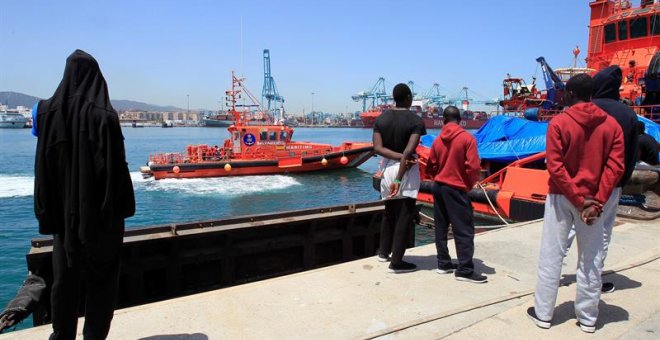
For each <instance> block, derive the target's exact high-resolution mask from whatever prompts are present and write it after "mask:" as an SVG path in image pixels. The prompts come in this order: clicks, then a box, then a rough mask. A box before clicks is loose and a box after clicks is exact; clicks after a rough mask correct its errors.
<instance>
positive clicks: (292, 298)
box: [0, 219, 660, 340]
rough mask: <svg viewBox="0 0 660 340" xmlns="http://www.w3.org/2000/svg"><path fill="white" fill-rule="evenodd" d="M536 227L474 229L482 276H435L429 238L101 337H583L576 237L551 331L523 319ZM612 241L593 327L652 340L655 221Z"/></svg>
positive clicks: (626, 227)
mask: <svg viewBox="0 0 660 340" xmlns="http://www.w3.org/2000/svg"><path fill="white" fill-rule="evenodd" d="M541 229H542V223H541V222H533V223H526V224H518V225H514V226H510V227H506V228H503V229H499V230H494V231H490V232H486V233H482V234H479V235H477V237H476V238H475V248H476V249H475V266H476V270H477V271H480V272H482V273H484V274H486V275H487V276H488V279H489V282H488V283H486V284H472V283H466V282H459V281H456V280H455V279H454V276H453V275H440V274H437V273H435V269H436V260H435V254H436V252H435V246H434V245H426V246H422V247H417V248H413V249H409V250H408V251H407V253H406V259H407V260H408V261H410V262H413V263H416V264H417V265H418V268H419V270H418V271H416V272H413V273H406V274H390V273H387V266H388V263H380V262H378V261H377V260H376V258H375V257H372V258H368V259H363V260H359V261H353V262H349V263H344V264H340V265H335V266H331V267H326V268H321V269H316V270H312V271H307V272H303V273H298V274H294V275H288V276H284V277H279V278H275V279H270V280H265V281H260V282H254V283H249V284H245V285H241V286H235V287H230V288H225V289H220V290H216V291H212V292H207V293H201V294H196V295H191V296H187V297H183V298H177V299H172V300H168V301H163V302H157V303H153V304H148V305H142V306H138V307H132V308H127V309H123V310H118V311H116V312H115V317H114V320H113V323H112V329H111V331H110V334H109V339H150V340H156V339H163V340H165V339H167V340H172V339H195V340H202V339H278V338H279V339H292V338H294V339H295V338H299V339H363V338H392V339H393V338H398V339H437V338H445V337H447V338H450V339H475V338H485V337H489V338H493V339H499V338H507V339H530V338H534V337H539V338H561V339H562V340H565V339H582V338H593V336H594V335H590V334H586V333H583V332H582V331H581V330H580V329H579V327H577V326H576V324H575V314H574V311H573V301H574V299H575V282H574V280H575V275H574V274H575V267H576V263H577V259H576V255H577V251H576V246H577V244H574V245H573V248H572V249H571V251H570V253H569V255H568V256H567V258H566V260H565V265H564V269H563V273H562V275H563V276H564V277H563V279H562V282H563V283H564V284H565V285H564V286H562V287H561V288H560V291H559V296H558V299H557V309H556V312H555V316H554V319H553V322H552V327H551V328H550V329H548V330H544V329H540V328H537V327H536V326H534V324H533V323H532V322H531V321H530V320H529V319H527V316H526V312H525V311H526V309H527V308H528V307H530V306H532V305H533V289H534V286H535V283H536V266H537V261H538V254H539V245H540V237H541ZM612 239H613V241H612V245H611V246H610V251H609V255H608V258H607V262H606V266H605V270H606V276H605V281H609V282H613V283H615V284H616V287H617V290H616V291H615V292H613V293H610V294H603V295H602V298H601V304H600V317H599V320H598V323H597V330H596V335H597V336H598V338H599V339H657V338H659V337H660V293H659V292H660V260H659V257H660V221H631V220H622V219H619V220H618V222H617V225H616V226H615V227H614V232H613V237H612ZM450 253H451V254H455V252H454V249H453V243H451V242H450ZM82 325H83V319H81V320H80V322H79V324H78V331H79V332H81V331H82ZM50 331H51V328H50V325H46V326H41V327H36V328H31V329H27V330H22V331H17V332H12V333H7V334H4V335H0V339H2V340H4V339H46V338H48V335H49V334H50ZM79 334H80V336H79V337H80V338H81V339H82V334H81V333H79Z"/></svg>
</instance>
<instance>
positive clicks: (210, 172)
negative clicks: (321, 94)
mask: <svg viewBox="0 0 660 340" xmlns="http://www.w3.org/2000/svg"><path fill="white" fill-rule="evenodd" d="M226 94H227V97H228V98H229V101H230V102H231V111H230V113H231V114H232V115H233V116H234V119H235V123H234V124H233V125H231V126H229V127H228V128H227V131H229V135H230V138H228V139H226V140H225V141H224V143H223V144H222V145H221V146H209V145H205V144H202V145H188V147H187V148H186V151H185V152H183V153H159V154H154V155H151V156H149V162H148V163H147V166H144V167H142V168H141V169H140V171H141V172H142V174H143V176H144V177H151V176H153V177H154V178H155V179H163V178H199V177H222V176H243V175H267V174H283V173H298V172H308V171H320V170H330V169H339V168H351V167H357V166H359V165H360V164H362V163H364V162H365V161H366V160H368V159H369V158H370V157H371V156H372V155H373V153H374V151H373V145H372V144H371V143H366V142H344V143H342V144H341V145H339V146H333V145H330V144H322V143H311V142H295V141H292V139H291V138H292V136H293V132H294V129H293V128H292V127H290V126H287V125H285V124H284V123H281V124H275V123H273V122H272V118H270V117H269V116H268V115H267V114H264V113H257V114H251V113H250V112H249V109H250V108H251V107H258V106H260V105H259V104H258V101H257V99H256V98H255V97H254V96H253V95H252V94H251V93H250V92H249V91H248V90H247V88H246V87H245V86H244V79H243V78H238V77H236V76H235V75H234V73H233V72H232V89H231V91H226ZM243 94H244V95H245V96H246V97H248V99H249V100H250V101H252V103H253V104H251V105H239V104H237V99H239V98H242V95H243Z"/></svg>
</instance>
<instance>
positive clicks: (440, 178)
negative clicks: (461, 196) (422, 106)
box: [426, 123, 480, 192]
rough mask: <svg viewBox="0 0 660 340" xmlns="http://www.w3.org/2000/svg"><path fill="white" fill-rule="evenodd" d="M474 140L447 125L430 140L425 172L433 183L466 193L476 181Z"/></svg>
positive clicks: (477, 166)
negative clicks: (436, 136)
mask: <svg viewBox="0 0 660 340" xmlns="http://www.w3.org/2000/svg"><path fill="white" fill-rule="evenodd" d="M479 164H480V160H479V153H478V152H477V141H476V140H475V139H474V137H473V136H472V135H471V134H470V133H469V132H467V131H465V130H464V129H463V128H462V127H460V126H458V124H455V123H448V124H445V126H443V127H442V132H441V133H440V136H438V138H436V139H435V140H434V141H433V145H432V146H431V154H430V156H429V160H428V164H427V166H426V173H427V175H428V176H429V177H431V178H433V180H434V181H436V182H438V183H442V184H446V185H449V186H451V187H453V188H456V189H459V190H463V191H465V192H468V191H470V190H472V187H473V186H474V185H475V183H477V181H478V180H479V169H480V168H479Z"/></svg>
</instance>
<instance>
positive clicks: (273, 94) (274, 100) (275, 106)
mask: <svg viewBox="0 0 660 340" xmlns="http://www.w3.org/2000/svg"><path fill="white" fill-rule="evenodd" d="M261 102H262V103H264V104H265V109H266V111H267V112H273V118H274V119H275V120H278V119H281V118H283V117H281V116H280V117H276V116H278V115H279V114H282V113H283V112H284V97H282V96H280V93H279V92H278V91H277V86H275V79H273V76H272V74H271V73H270V51H269V50H268V49H265V50H264V88H263V90H262V91H261ZM278 110H279V111H280V112H279V114H278V112H277V111H278Z"/></svg>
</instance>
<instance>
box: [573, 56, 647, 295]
mask: <svg viewBox="0 0 660 340" xmlns="http://www.w3.org/2000/svg"><path fill="white" fill-rule="evenodd" d="M593 80H594V92H593V94H592V97H591V102H592V103H594V104H596V106H598V107H599V108H601V109H602V110H603V111H605V112H606V113H607V114H608V115H610V116H612V118H614V119H615V120H616V121H617V123H619V126H620V127H621V130H622V132H623V145H624V164H625V171H624V172H623V176H622V177H621V180H619V183H617V185H616V187H615V188H614V190H612V194H611V195H610V198H609V199H608V200H607V202H606V203H605V205H604V206H603V213H602V216H601V218H602V219H603V228H604V229H605V230H604V232H605V233H604V240H603V267H604V266H605V258H606V257H607V250H608V248H609V245H610V242H611V239H612V228H613V226H614V219H615V218H616V210H617V207H618V206H619V199H621V190H622V188H623V186H625V185H626V183H628V180H630V176H632V172H633V170H635V163H636V162H637V160H636V158H637V138H638V137H637V114H635V111H633V110H632V109H631V108H630V106H628V105H626V104H624V103H622V102H621V100H620V96H619V88H620V87H621V81H622V72H621V68H620V67H619V66H617V65H613V66H609V67H607V68H604V69H602V70H600V71H599V72H598V73H596V75H594V78H593ZM574 236H575V229H573V230H571V233H570V234H569V247H570V245H571V243H572V241H573V238H574ZM615 289H616V287H615V286H614V284H613V283H612V282H603V286H602V288H601V290H602V292H603V293H611V292H613V291H614V290H615Z"/></svg>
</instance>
